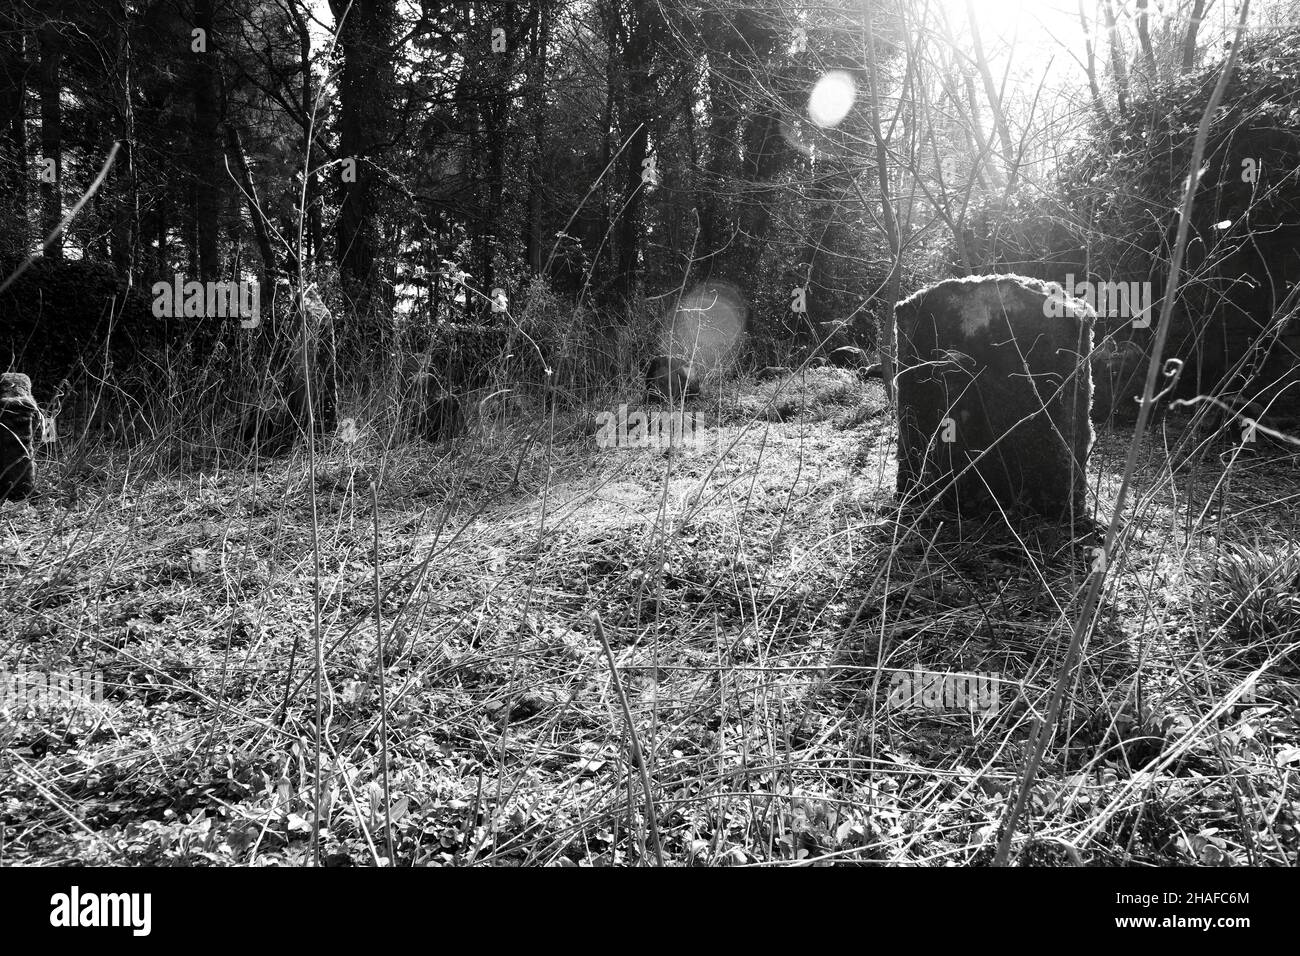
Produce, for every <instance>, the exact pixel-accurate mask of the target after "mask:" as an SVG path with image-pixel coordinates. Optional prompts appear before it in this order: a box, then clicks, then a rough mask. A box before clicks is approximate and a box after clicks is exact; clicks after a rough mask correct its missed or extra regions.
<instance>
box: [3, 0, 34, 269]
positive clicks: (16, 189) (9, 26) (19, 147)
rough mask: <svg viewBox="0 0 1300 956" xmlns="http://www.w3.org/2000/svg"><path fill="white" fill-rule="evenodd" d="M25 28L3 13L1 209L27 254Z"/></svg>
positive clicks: (13, 237)
mask: <svg viewBox="0 0 1300 956" xmlns="http://www.w3.org/2000/svg"><path fill="white" fill-rule="evenodd" d="M26 39H27V34H26V31H25V30H23V29H22V27H21V25H20V23H19V21H18V20H17V18H16V17H14V16H12V15H9V14H0V194H2V195H0V203H3V207H2V208H0V213H3V215H4V218H5V221H6V222H8V223H10V224H12V225H11V226H10V227H9V228H10V232H9V234H8V235H7V236H4V237H2V238H3V239H4V240H7V241H8V242H11V243H12V245H13V247H14V250H15V251H18V252H22V253H23V254H26V252H27V251H28V245H27V244H28V242H29V241H30V238H29V235H28V229H27V177H28V175H29V174H30V167H29V165H28V159H27V127H26V119H27V107H26V88H27V68H28V64H27V58H26Z"/></svg>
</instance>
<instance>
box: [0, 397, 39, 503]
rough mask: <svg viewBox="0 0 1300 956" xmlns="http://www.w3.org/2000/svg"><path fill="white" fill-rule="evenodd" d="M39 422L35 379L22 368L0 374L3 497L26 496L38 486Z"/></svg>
mask: <svg viewBox="0 0 1300 956" xmlns="http://www.w3.org/2000/svg"><path fill="white" fill-rule="evenodd" d="M40 424H41V410H40V408H39V407H38V406H37V404H36V399H34V398H32V380H31V379H29V378H28V377H27V376H26V375H23V374H22V373H21V372H5V373H4V374H2V375H0V501H3V500H7V499H18V498H26V497H27V496H28V495H30V494H31V493H32V492H33V491H34V490H35V489H36V459H35V450H36V436H37V434H38V431H39V429H40Z"/></svg>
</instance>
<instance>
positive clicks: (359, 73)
mask: <svg viewBox="0 0 1300 956" xmlns="http://www.w3.org/2000/svg"><path fill="white" fill-rule="evenodd" d="M350 6H351V10H350V11H349V2H348V0H330V9H331V10H332V11H333V13H334V20H335V22H336V23H338V22H340V21H341V22H342V30H341V35H340V38H339V44H340V46H341V47H342V49H343V70H342V73H341V74H340V76H339V120H338V127H339V155H340V156H341V157H342V158H343V159H345V160H347V161H349V162H345V163H344V164H343V165H342V166H341V167H339V172H338V180H337V182H338V186H339V192H340V196H341V199H340V203H339V207H340V208H339V219H338V233H337V240H338V242H337V247H336V259H337V261H338V266H339V275H340V279H341V280H342V286H343V293H344V295H345V296H346V297H347V298H348V300H349V301H350V304H351V305H352V307H353V309H354V310H355V311H356V312H357V313H358V314H361V315H365V314H368V313H369V312H371V310H372V308H373V306H374V305H375V304H376V299H377V297H378V293H379V291H380V289H379V286H380V282H379V280H380V276H379V274H378V269H377V265H376V261H375V260H376V256H377V254H378V245H379V242H378V227H377V224H376V217H377V215H378V211H377V208H376V207H377V196H376V188H375V185H376V174H375V169H376V163H377V162H382V156H381V155H380V152H381V150H382V148H383V144H384V142H385V140H386V139H387V136H388V129H389V124H390V122H391V117H392V107H393V94H394V83H395V74H394V66H393V57H392V55H391V49H390V47H391V44H392V42H393V39H394V28H395V24H396V12H395V0H353V2H352V3H351V4H350ZM345 14H346V15H345Z"/></svg>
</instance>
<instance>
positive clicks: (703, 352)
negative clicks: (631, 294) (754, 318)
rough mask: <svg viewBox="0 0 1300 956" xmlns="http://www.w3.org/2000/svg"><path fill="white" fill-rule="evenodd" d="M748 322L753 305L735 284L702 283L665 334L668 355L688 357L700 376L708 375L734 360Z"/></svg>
mask: <svg viewBox="0 0 1300 956" xmlns="http://www.w3.org/2000/svg"><path fill="white" fill-rule="evenodd" d="M748 319H749V303H748V302H747V301H746V300H745V296H744V295H743V294H741V292H740V289H739V288H737V286H736V285H735V283H733V282H728V281H726V280H723V279H710V280H709V281H707V282H702V283H700V284H699V285H697V286H695V288H693V289H691V290H690V291H689V292H687V293H686V294H685V295H683V296H682V298H681V301H680V302H679V303H678V305H677V308H676V309H675V310H674V312H673V315H672V318H671V319H670V320H669V322H668V327H667V329H666V330H665V332H664V339H665V341H664V342H663V343H662V344H663V346H664V348H663V351H664V354H665V355H675V356H679V357H681V358H684V359H686V360H687V361H688V362H690V364H691V366H692V367H693V368H694V370H695V373H696V374H697V375H701V374H706V373H707V372H709V371H711V370H713V369H716V368H718V367H719V366H721V365H722V364H723V363H725V362H726V361H727V359H728V358H730V357H731V355H732V354H733V351H734V349H735V347H736V345H737V344H738V343H739V342H740V337H741V335H742V334H743V333H744V331H745V323H746V322H747V321H748Z"/></svg>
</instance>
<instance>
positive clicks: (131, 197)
mask: <svg viewBox="0 0 1300 956" xmlns="http://www.w3.org/2000/svg"><path fill="white" fill-rule="evenodd" d="M114 13H115V17H114V28H115V29H116V32H117V83H118V92H119V94H120V99H119V100H118V111H119V121H120V123H121V128H120V130H119V132H118V136H119V138H120V140H121V142H122V146H121V149H120V150H119V151H118V154H117V156H118V158H117V169H116V170H115V171H116V173H117V196H116V201H115V206H116V208H115V210H114V215H113V265H114V267H115V268H116V269H117V272H118V275H120V276H122V277H123V278H125V279H126V284H127V287H128V288H129V287H130V286H131V285H132V284H134V281H135V271H136V256H137V246H138V245H139V238H140V205H139V195H138V192H137V185H136V175H135V113H134V110H133V108H132V102H131V101H132V84H133V79H132V75H131V32H130V31H131V20H130V8H129V6H128V4H127V0H119V2H118V4H117V6H116V8H115V10H114Z"/></svg>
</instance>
